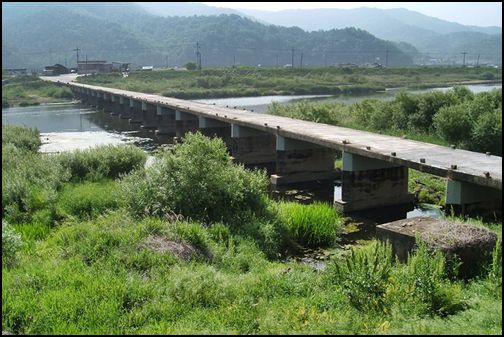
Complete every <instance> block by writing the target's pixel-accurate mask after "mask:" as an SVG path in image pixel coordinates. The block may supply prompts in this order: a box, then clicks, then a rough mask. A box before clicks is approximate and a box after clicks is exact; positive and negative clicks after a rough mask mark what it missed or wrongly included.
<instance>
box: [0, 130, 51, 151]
mask: <svg viewBox="0 0 504 337" xmlns="http://www.w3.org/2000/svg"><path fill="white" fill-rule="evenodd" d="M7 144H13V145H14V146H15V147H17V148H19V149H21V150H27V151H31V152H37V151H38V148H39V146H40V145H41V144H42V143H41V141H40V134H39V131H38V130H37V129H35V128H33V129H32V128H26V127H22V126H16V125H2V146H3V145H7Z"/></svg>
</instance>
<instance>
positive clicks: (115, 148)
mask: <svg viewBox="0 0 504 337" xmlns="http://www.w3.org/2000/svg"><path fill="white" fill-rule="evenodd" d="M146 159H147V155H146V153H145V152H144V151H143V150H142V149H140V148H138V147H136V146H133V145H104V146H100V147H96V148H92V149H87V150H76V151H73V152H68V153H63V154H61V155H59V158H58V160H59V161H60V162H61V164H62V165H63V166H64V167H66V168H68V169H69V171H70V174H71V177H72V180H74V181H80V180H101V179H116V178H118V177H119V176H121V175H123V174H127V173H129V172H131V171H133V170H135V169H138V168H140V167H142V166H143V165H144V164H145V161H146Z"/></svg>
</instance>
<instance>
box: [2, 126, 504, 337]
mask: <svg viewBox="0 0 504 337" xmlns="http://www.w3.org/2000/svg"><path fill="white" fill-rule="evenodd" d="M11 134H12V133H11ZM33 134H34V135H35V133H33ZM3 143H6V144H5V145H4V144H3V147H4V150H5V147H10V148H11V150H10V151H17V152H16V156H12V155H11V153H9V154H8V155H7V156H6V155H5V153H6V151H2V160H3V162H4V163H5V162H6V161H7V160H9V161H14V160H16V161H19V162H20V163H21V165H20V167H21V169H22V170H27V169H28V168H24V166H25V165H26V164H24V163H23V162H22V161H23V160H24V159H23V158H22V157H23V156H29V157H28V158H29V159H30V160H31V161H32V162H33V163H34V165H37V167H36V168H37V169H41V168H40V167H38V165H39V163H38V162H37V161H36V160H37V159H36V158H35V156H39V157H40V158H48V159H49V160H50V161H51V162H53V163H57V165H59V166H61V167H62V168H63V170H66V171H67V174H66V176H64V175H60V179H61V180H60V181H59V185H58V186H57V187H54V188H53V190H54V194H55V198H54V199H53V200H54V201H50V202H46V203H44V204H43V205H39V207H40V209H38V210H37V212H36V213H37V214H32V209H29V208H28V209H20V210H19V213H20V214H21V216H20V217H19V218H22V219H23V220H22V221H16V219H15V218H13V217H12V216H11V217H10V218H8V217H7V214H6V212H3V218H2V262H3V263H2V331H7V332H10V333H14V334H181V333H184V334H198V333H199V334H202V333H208V334H209V333H236V334H292V333H299V334H363V333H366V334H381V333H416V334H422V333H426V332H427V333H450V332H453V333H460V332H463V333H475V334H478V333H481V334H483V333H484V334H489V333H494V334H499V333H501V332H502V286H501V285H500V286H499V287H497V286H496V284H498V282H499V280H500V284H502V267H501V265H502V254H501V250H500V249H501V248H496V249H495V252H494V256H493V262H492V263H491V265H489V266H488V270H485V271H484V272H483V273H482V274H481V276H480V278H477V279H474V280H470V281H468V282H467V283H462V282H460V281H457V280H452V279H450V278H448V275H449V272H450V271H449V270H447V267H446V263H445V261H444V258H443V257H442V255H440V254H435V253H434V254H431V253H429V252H427V250H425V249H424V248H422V246H420V248H419V249H418V251H417V252H416V253H415V254H414V255H412V256H411V257H410V259H409V262H408V263H407V264H405V265H402V264H399V263H397V262H395V261H394V259H393V258H392V255H391V249H390V246H389V245H384V244H380V243H378V242H375V241H371V242H370V243H368V244H367V245H364V246H362V247H354V248H352V251H347V250H344V249H342V248H339V253H338V254H337V255H335V257H334V258H333V259H332V261H330V262H329V266H328V267H327V269H326V270H321V271H316V272H315V271H314V269H312V268H311V267H309V266H307V265H304V264H301V263H298V262H295V261H286V260H285V257H286V255H285V251H286V249H288V248H292V247H289V246H291V245H293V246H296V245H300V244H301V245H313V246H315V245H318V244H330V243H331V242H333V241H334V240H336V239H337V235H338V233H339V229H340V228H341V226H342V224H343V219H342V218H341V216H340V215H338V214H336V213H335V212H334V210H333V209H332V208H331V207H329V206H324V205H321V204H314V205H310V206H301V205H296V204H292V203H276V202H274V201H272V200H269V199H268V198H267V196H266V193H265V191H264V186H263V184H264V180H265V179H264V175H263V173H262V172H255V171H248V170H244V169H243V168H242V167H241V166H235V165H232V164H230V163H229V158H227V155H225V146H224V144H223V143H222V141H219V140H210V139H208V138H205V137H203V136H202V135H201V134H189V135H188V136H187V137H186V138H185V140H184V142H183V143H182V144H179V145H177V146H175V148H174V149H173V150H170V151H167V152H164V153H160V154H159V155H158V156H157V158H156V162H155V164H154V165H152V166H151V167H149V168H147V169H145V168H143V167H142V166H141V165H140V166H138V165H137V164H138V160H132V162H131V163H130V165H129V166H130V167H129V169H125V170H124V171H123V172H129V173H128V174H127V175H126V176H122V175H121V174H119V177H117V176H115V177H114V178H111V176H110V175H109V172H112V171H113V170H96V172H103V174H87V173H86V174H82V175H81V174H75V175H74V177H71V174H70V172H71V171H72V170H71V169H70V168H68V167H65V166H64V164H62V162H64V161H63V160H57V159H58V158H59V157H58V156H49V155H44V154H40V153H36V152H34V151H30V150H20V149H18V148H17V147H16V146H15V145H13V142H9V141H4V142H3ZM94 151H96V152H97V153H98V152H101V151H104V150H103V149H97V150H89V151H88V152H85V153H80V154H79V155H76V157H78V158H80V159H79V161H82V162H87V161H86V160H84V159H83V158H84V157H86V156H89V157H94V156H95V155H96V154H93V152H94ZM105 151H109V150H105ZM115 153H116V154H117V155H118V156H119V157H122V156H121V154H120V153H117V152H115ZM113 159H114V158H111V161H114V160H113ZM39 160H41V159H39ZM43 164H44V165H48V163H43ZM54 165H56V164H54ZM11 166H12V165H11ZM82 166H84V167H89V166H86V165H82ZM33 170H35V169H33ZM79 172H80V171H79ZM114 172H118V171H114ZM13 174H15V173H14V172H13V170H10V169H8V170H5V164H4V165H2V176H3V178H4V177H7V178H6V182H8V183H9V184H11V187H9V190H12V189H13V187H12V182H11V177H12V176H13ZM47 178H48V179H49V180H51V179H55V178H53V177H51V176H48V177H47ZM98 178H100V180H98ZM135 178H136V179H137V182H136V183H135V182H134V179H135ZM140 180H141V181H140ZM214 181H218V182H220V183H221V184H228V185H229V186H224V187H222V186H216V185H215V183H214ZM36 183H40V184H42V183H43V181H42V179H41V181H40V182H39V181H36V180H35V179H34V181H32V182H30V184H28V190H29V191H30V189H31V188H32V187H33V186H37V185H36ZM48 185H50V184H48ZM230 186H232V188H233V189H235V190H234V191H232V194H230V193H231V191H230V190H228V188H230ZM124 189H126V191H129V192H131V193H133V194H132V195H133V197H129V198H131V199H130V200H129V201H128V198H126V201H128V202H127V203H126V204H123V203H124V202H125V199H124V198H123V197H122V196H121V192H122V193H124V191H125V190H124ZM170 189H178V190H175V191H173V190H170ZM177 192H178V193H180V194H181V195H182V196H183V198H186V199H185V200H186V204H185V205H184V204H183V202H182V201H179V200H177V199H176V198H175V195H176V193H177ZM2 194H4V191H2ZM150 194H154V195H153V196H151V195H150ZM164 194H169V196H167V197H164V196H163V195H164ZM201 194H202V195H201ZM134 197H136V198H137V200H138V202H139V203H140V204H141V205H142V206H136V207H132V206H133V205H134V203H133V201H132V199H133V198H134ZM158 197H159V198H161V199H160V203H159V204H158V205H156V204H155V203H154V200H155V199H154V198H158ZM230 198H234V199H233V200H236V202H237V203H234V202H233V200H231V199H230ZM215 200H219V202H222V203H225V204H224V205H219V204H217V203H216V202H215ZM22 201H23V199H22ZM22 204H23V205H24V203H22ZM194 205H198V206H199V207H201V208H203V210H201V209H198V208H196V207H194ZM144 206H148V207H147V208H146V209H145V210H144V211H142V207H144ZM214 206H215V207H214ZM211 207H214V208H212V209H210V208H211ZM44 212H46V213H44ZM53 212H54V214H55V217H52V213H53ZM25 213H27V214H28V216H23V215H24V214H25ZM47 215H48V216H47ZM46 216H47V217H46ZM41 219H42V220H44V219H45V220H44V221H42V220H41ZM500 227H501V225H500V224H495V225H493V228H495V229H496V230H497V231H499V230H500ZM335 249H337V248H335Z"/></svg>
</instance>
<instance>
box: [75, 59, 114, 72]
mask: <svg viewBox="0 0 504 337" xmlns="http://www.w3.org/2000/svg"><path fill="white" fill-rule="evenodd" d="M110 72H112V63H107V61H79V62H77V73H79V74H105V73H110Z"/></svg>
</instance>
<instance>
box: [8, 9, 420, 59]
mask: <svg viewBox="0 0 504 337" xmlns="http://www.w3.org/2000/svg"><path fill="white" fill-rule="evenodd" d="M196 43H199V50H200V52H201V58H202V64H203V66H223V65H232V64H233V63H236V64H237V65H238V64H243V65H259V64H260V65H261V66H275V65H277V64H278V65H279V66H282V65H285V64H290V63H292V60H293V59H294V65H295V66H300V64H301V59H302V62H303V65H304V66H312V65H324V64H334V63H347V62H351V63H359V64H362V63H373V62H379V63H383V64H384V63H386V62H387V61H388V65H390V66H394V65H407V64H411V63H412V59H411V57H410V56H409V55H407V54H406V53H404V52H403V51H401V50H399V49H398V48H397V47H396V46H395V45H394V44H392V43H391V42H387V41H384V40H380V39H378V38H376V37H374V36H373V35H371V34H369V33H368V32H366V31H363V30H359V29H355V28H347V29H333V30H329V31H316V32H306V31H303V30H302V29H300V28H286V27H280V26H272V25H264V24H261V23H259V22H256V21H253V20H250V19H247V18H243V17H241V16H238V15H220V16H197V17H196V16H194V17H160V16H155V15H152V14H149V13H147V12H146V11H145V10H143V9H142V8H141V7H139V6H137V5H135V4H131V3H50V4H48V3H45V4H44V3H36V4H33V3H32V4H28V3H3V4H2V66H3V67H27V68H42V67H43V66H45V65H47V64H52V63H62V64H67V65H68V66H74V65H75V61H76V52H75V51H74V49H75V48H76V47H79V49H80V57H81V59H84V58H85V57H86V56H87V58H88V59H106V60H108V61H123V62H132V63H135V64H137V65H154V66H166V65H168V66H175V65H183V64H185V63H187V62H191V61H192V62H195V61H196ZM292 49H294V51H292ZM387 50H388V52H387ZM293 55H294V57H293Z"/></svg>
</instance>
